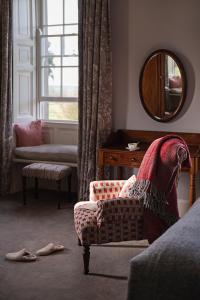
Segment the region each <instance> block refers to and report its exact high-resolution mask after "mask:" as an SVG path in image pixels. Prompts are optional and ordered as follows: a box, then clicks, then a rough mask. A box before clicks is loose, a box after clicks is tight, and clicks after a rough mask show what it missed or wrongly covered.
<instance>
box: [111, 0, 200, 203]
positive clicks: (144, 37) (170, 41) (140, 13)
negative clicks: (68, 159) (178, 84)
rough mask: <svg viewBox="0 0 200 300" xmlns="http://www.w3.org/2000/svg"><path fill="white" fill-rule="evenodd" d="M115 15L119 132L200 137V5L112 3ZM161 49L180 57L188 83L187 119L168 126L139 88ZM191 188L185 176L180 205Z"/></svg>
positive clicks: (182, 1)
mask: <svg viewBox="0 0 200 300" xmlns="http://www.w3.org/2000/svg"><path fill="white" fill-rule="evenodd" d="M111 11H112V15H111V18H112V19H111V20H112V50H113V99H114V102H113V127H114V129H118V128H128V129H140V130H161V131H162V130H163V131H165V130H166V131H185V132H200V118H199V111H200V101H199V99H200V76H199V75H200V54H199V53H200V38H199V37H200V21H199V19H200V18H199V17H200V13H199V11H200V1H198V0H191V1H187V0H176V1H172V0H168V1H160V0H151V1H149V0H111ZM160 48H165V49H169V50H171V51H173V52H175V53H176V54H177V55H178V57H179V58H180V59H181V61H182V63H183V65H184V67H185V70H186V75H187V82H188V92H187V99H186V103H185V106H184V108H183V111H182V113H181V114H180V116H179V117H178V118H177V119H176V120H174V121H171V122H169V123H166V124H163V123H159V122H156V121H154V120H152V119H151V118H150V117H149V116H148V115H147V114H146V113H145V111H144V109H143V107H142V105H141V101H140V97H139V88H138V85H139V74H140V70H141V68H142V65H143V63H144V61H145V59H146V57H147V56H148V55H149V54H150V53H151V52H153V51H154V50H156V49H160ZM186 186H188V176H187V175H186V174H185V175H183V174H182V175H181V180H180V185H179V198H180V199H183V200H186V199H188V189H187V188H185V187H186ZM198 193H199V192H198ZM184 203H185V205H186V201H185V202H184Z"/></svg>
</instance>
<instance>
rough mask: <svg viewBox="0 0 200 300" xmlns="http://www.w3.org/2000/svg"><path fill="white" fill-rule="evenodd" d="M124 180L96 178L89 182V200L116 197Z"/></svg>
mask: <svg viewBox="0 0 200 300" xmlns="http://www.w3.org/2000/svg"><path fill="white" fill-rule="evenodd" d="M125 182H126V180H98V181H92V182H90V199H89V200H90V201H99V200H107V199H113V198H117V197H118V196H119V193H120V191H121V189H122V187H123V185H124V183H125Z"/></svg>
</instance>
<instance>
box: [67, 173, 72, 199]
mask: <svg viewBox="0 0 200 300" xmlns="http://www.w3.org/2000/svg"><path fill="white" fill-rule="evenodd" d="M67 184H68V197H69V201H72V192H71V184H72V174H70V175H69V176H68V178H67Z"/></svg>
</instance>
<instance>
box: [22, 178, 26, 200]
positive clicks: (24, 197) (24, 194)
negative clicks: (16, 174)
mask: <svg viewBox="0 0 200 300" xmlns="http://www.w3.org/2000/svg"><path fill="white" fill-rule="evenodd" d="M22 188H23V203H24V205H26V177H25V176H22Z"/></svg>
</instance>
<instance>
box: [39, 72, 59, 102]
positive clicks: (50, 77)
mask: <svg viewBox="0 0 200 300" xmlns="http://www.w3.org/2000/svg"><path fill="white" fill-rule="evenodd" d="M60 86H61V69H60V68H42V96H46V97H60V96H61V92H60V90H61V89H60Z"/></svg>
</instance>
